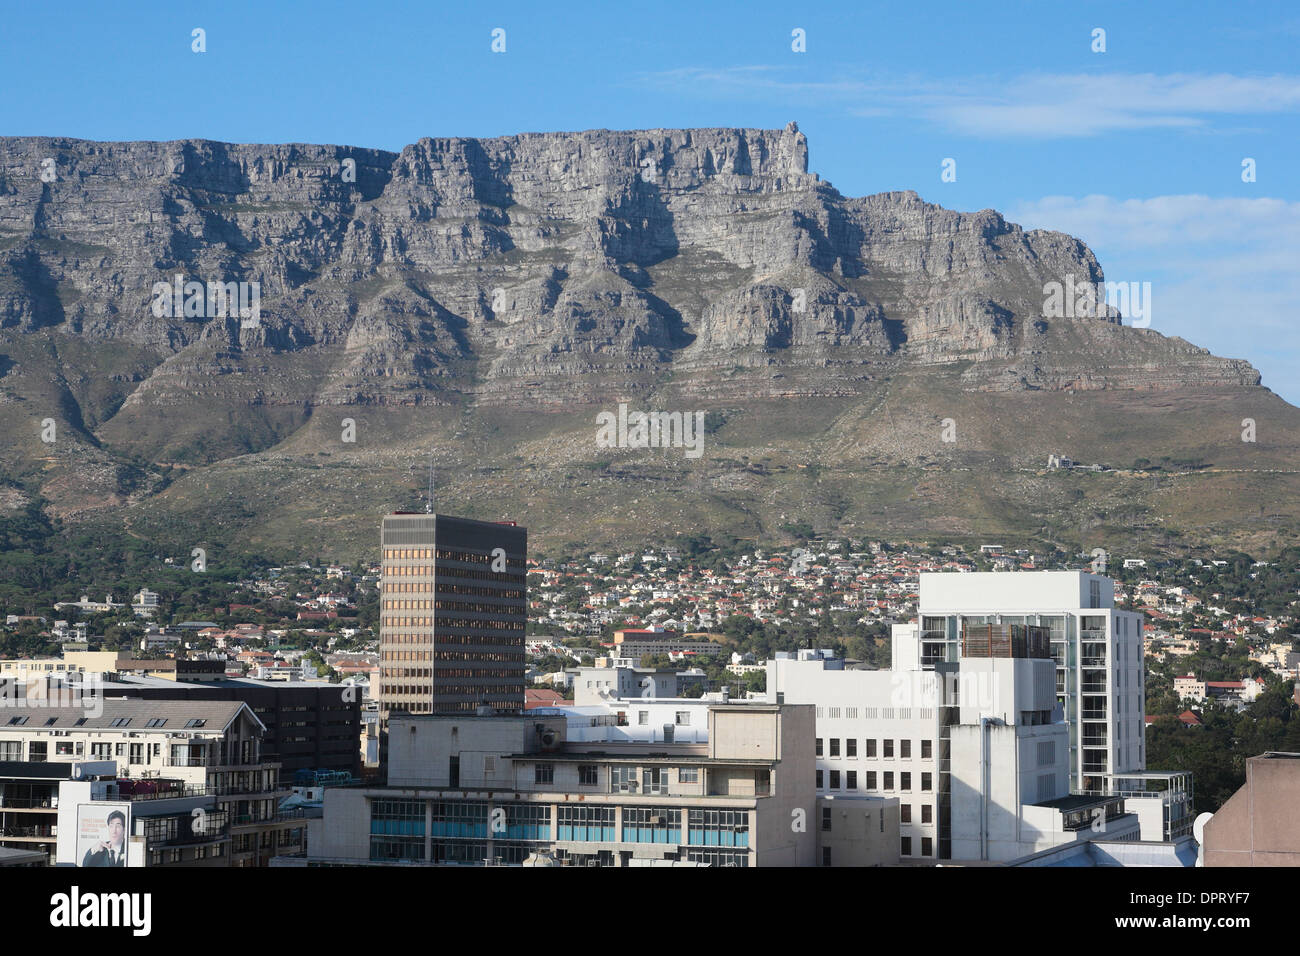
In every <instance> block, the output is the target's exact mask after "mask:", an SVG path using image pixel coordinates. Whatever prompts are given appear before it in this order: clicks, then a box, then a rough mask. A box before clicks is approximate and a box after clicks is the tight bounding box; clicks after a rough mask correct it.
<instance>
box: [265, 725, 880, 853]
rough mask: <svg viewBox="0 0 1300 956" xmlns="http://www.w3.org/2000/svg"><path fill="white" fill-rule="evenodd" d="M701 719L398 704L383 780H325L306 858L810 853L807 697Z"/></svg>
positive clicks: (814, 841) (813, 819)
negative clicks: (418, 711) (573, 726)
mask: <svg viewBox="0 0 1300 956" xmlns="http://www.w3.org/2000/svg"><path fill="white" fill-rule="evenodd" d="M708 719H709V735H708V742H707V743H692V744H668V743H663V742H657V743H654V744H643V743H627V742H623V743H617V742H612V741H600V742H593V741H588V742H584V743H581V744H575V743H572V742H569V741H567V740H566V735H565V731H566V719H565V717H564V716H563V715H557V714H547V715H541V714H539V715H535V716H528V717H517V716H508V715H486V714H484V715H481V716H475V715H466V716H463V717H458V716H441V717H438V716H401V717H398V716H394V717H393V718H392V719H391V721H390V724H389V735H390V740H389V777H388V781H389V786H387V787H373V788H360V787H344V788H334V789H329V790H326V791H325V806H324V817H323V819H322V820H320V821H312V822H311V823H310V824H309V826H310V835H309V852H310V856H309V858H307V859H304V860H302V861H300V862H301V863H302V864H303V865H347V864H351V865H358V866H361V865H375V864H381V863H390V864H403V865H412V864H414V865H435V864H447V863H459V864H483V863H485V862H500V863H506V864H521V863H524V862H525V861H527V860H530V859H535V858H538V857H545V858H546V859H548V860H551V861H554V862H560V863H563V864H567V865H578V866H645V865H652V866H663V865H710V866H813V865H816V863H817V845H818V835H817V834H818V830H817V827H818V826H819V820H820V815H819V813H818V809H817V798H816V794H815V790H814V779H813V773H814V769H815V766H814V758H813V748H812V741H813V719H814V718H813V708H812V707H811V706H807V705H782V706H776V705H769V704H734V705H732V704H727V705H724V704H719V705H714V706H712V707H710V708H709V718H708ZM845 832H846V835H847V831H845ZM890 839H891V841H892V843H893V846H894V847H896V846H897V824H896V823H895V825H894V832H893V835H892V836H891V837H890ZM845 856H846V858H848V856H849V854H848V851H845ZM279 862H288V861H279Z"/></svg>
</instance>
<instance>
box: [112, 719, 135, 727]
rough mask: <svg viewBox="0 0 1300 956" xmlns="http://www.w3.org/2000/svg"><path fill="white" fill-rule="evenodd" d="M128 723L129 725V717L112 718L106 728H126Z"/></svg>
mask: <svg viewBox="0 0 1300 956" xmlns="http://www.w3.org/2000/svg"><path fill="white" fill-rule="evenodd" d="M130 723H131V718H130V717H114V718H113V719H112V720H110V721H109V722H108V726H110V727H126V726H129V725H130Z"/></svg>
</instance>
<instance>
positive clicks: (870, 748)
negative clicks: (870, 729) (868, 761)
mask: <svg viewBox="0 0 1300 956" xmlns="http://www.w3.org/2000/svg"><path fill="white" fill-rule="evenodd" d="M875 755H876V741H875V739H874V738H873V739H871V740H868V741H867V756H868V757H874V756H875Z"/></svg>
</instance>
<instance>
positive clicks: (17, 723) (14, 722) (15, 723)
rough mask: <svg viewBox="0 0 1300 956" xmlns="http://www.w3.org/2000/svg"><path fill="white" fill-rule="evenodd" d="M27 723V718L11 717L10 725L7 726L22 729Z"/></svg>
mask: <svg viewBox="0 0 1300 956" xmlns="http://www.w3.org/2000/svg"><path fill="white" fill-rule="evenodd" d="M25 723H27V718H26V717H10V718H9V723H8V724H7V725H6V726H9V727H21V726H22V725H23V724H25Z"/></svg>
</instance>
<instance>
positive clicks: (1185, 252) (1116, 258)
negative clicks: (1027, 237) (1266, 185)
mask: <svg viewBox="0 0 1300 956" xmlns="http://www.w3.org/2000/svg"><path fill="white" fill-rule="evenodd" d="M1007 218H1008V219H1010V220H1012V221H1014V222H1018V223H1020V224H1021V225H1023V226H1025V227H1026V228H1029V229H1053V230H1057V231H1059V232H1066V233H1069V234H1070V235H1073V236H1077V237H1079V238H1080V239H1082V240H1083V241H1084V242H1086V243H1088V245H1089V246H1090V247H1091V248H1092V250H1093V252H1094V253H1096V255H1097V258H1098V260H1099V261H1100V263H1101V265H1102V268H1103V270H1104V271H1105V273H1106V278H1107V279H1110V280H1112V281H1119V282H1151V284H1152V302H1153V308H1152V321H1151V328H1152V329H1154V330H1156V331H1158V332H1162V333H1163V334H1165V335H1177V336H1180V337H1182V338H1184V339H1187V340H1188V341H1189V342H1193V343H1195V344H1196V345H1200V346H1202V347H1204V348H1208V349H1209V350H1210V351H1211V352H1213V353H1215V354H1216V355H1226V356H1230V357H1233V358H1244V359H1247V360H1249V361H1250V362H1251V364H1252V365H1254V366H1255V367H1256V368H1257V369H1259V370H1260V372H1261V374H1262V375H1263V380H1264V382H1263V383H1264V385H1266V386H1268V387H1269V388H1272V389H1273V390H1274V391H1276V392H1278V393H1279V394H1280V395H1282V396H1283V397H1284V398H1286V399H1287V400H1288V401H1290V402H1292V403H1293V404H1295V403H1300V322H1297V311H1298V309H1300V306H1298V305H1297V303H1300V269H1297V263H1300V202H1287V201H1285V200H1281V199H1235V198H1233V199H1215V198H1211V197H1209V196H1155V197H1152V198H1150V199H1116V198H1114V197H1111V196H1085V197H1082V198H1072V197H1068V196H1049V197H1046V198H1043V199H1039V200H1036V201H1033V202H1022V203H1017V204H1015V205H1014V206H1012V207H1011V209H1010V210H1008V213H1007Z"/></svg>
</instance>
